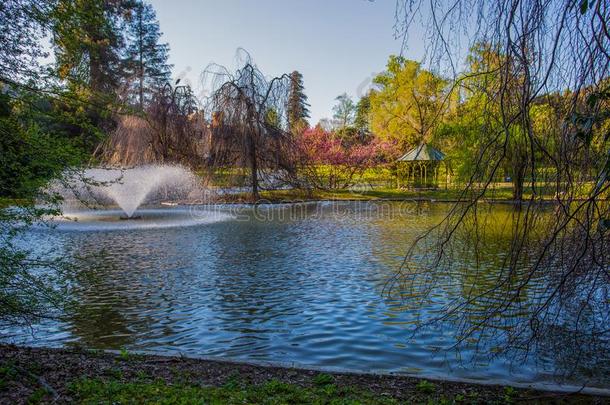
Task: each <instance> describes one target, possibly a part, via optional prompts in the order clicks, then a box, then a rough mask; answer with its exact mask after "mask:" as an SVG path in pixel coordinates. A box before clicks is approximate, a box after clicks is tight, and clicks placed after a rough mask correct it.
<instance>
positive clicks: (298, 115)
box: [286, 70, 310, 134]
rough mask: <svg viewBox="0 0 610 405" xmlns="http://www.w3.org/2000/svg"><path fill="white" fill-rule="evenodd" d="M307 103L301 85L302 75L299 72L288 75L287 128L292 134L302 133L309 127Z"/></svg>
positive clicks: (303, 88)
mask: <svg viewBox="0 0 610 405" xmlns="http://www.w3.org/2000/svg"><path fill="white" fill-rule="evenodd" d="M309 107H310V105H309V103H308V102H307V95H306V94H305V87H304V85H303V75H302V74H301V73H300V72H299V71H296V70H295V71H294V72H292V73H291V74H290V90H289V94H288V105H287V107H286V110H287V113H288V128H289V129H290V132H292V133H293V134H296V133H299V132H301V131H303V130H304V129H305V128H307V127H308V126H309V123H308V122H307V118H309Z"/></svg>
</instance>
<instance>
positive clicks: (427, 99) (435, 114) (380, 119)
mask: <svg viewBox="0 0 610 405" xmlns="http://www.w3.org/2000/svg"><path fill="white" fill-rule="evenodd" d="M374 83H375V84H376V85H377V86H378V87H379V88H378V89H377V90H374V91H372V92H371V94H370V109H371V112H370V115H371V129H372V131H373V132H374V133H375V134H376V135H378V136H380V137H382V138H384V139H394V140H397V141H399V143H400V144H401V145H402V146H403V148H404V147H406V146H413V145H416V144H418V143H421V142H424V141H426V140H427V139H428V138H430V137H431V136H432V132H433V130H434V129H435V128H436V125H437V124H438V123H439V121H440V119H441V117H442V116H443V113H444V111H445V108H446V99H445V95H446V93H445V92H446V88H447V82H446V81H445V80H443V79H442V78H440V77H439V76H438V75H436V74H434V73H432V72H430V71H427V70H424V69H422V68H421V65H420V64H419V63H418V62H415V61H411V60H407V59H405V58H403V57H400V56H390V58H389V60H388V64H387V68H386V71H385V72H384V73H381V74H380V75H378V76H377V77H375V79H374Z"/></svg>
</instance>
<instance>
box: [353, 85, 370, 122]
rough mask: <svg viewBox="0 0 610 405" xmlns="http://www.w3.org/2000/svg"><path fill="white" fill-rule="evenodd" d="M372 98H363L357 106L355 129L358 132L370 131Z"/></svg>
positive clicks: (366, 96) (367, 96)
mask: <svg viewBox="0 0 610 405" xmlns="http://www.w3.org/2000/svg"><path fill="white" fill-rule="evenodd" d="M370 114H371V97H370V96H369V95H368V94H367V95H365V96H362V97H361V98H360V100H359V101H358V103H357V104H356V118H355V119H354V127H355V128H356V129H357V130H358V131H370V129H371V128H370Z"/></svg>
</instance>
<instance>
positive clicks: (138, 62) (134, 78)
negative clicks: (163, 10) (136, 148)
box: [126, 0, 172, 109]
mask: <svg viewBox="0 0 610 405" xmlns="http://www.w3.org/2000/svg"><path fill="white" fill-rule="evenodd" d="M130 11H131V13H130V17H129V22H128V25H127V35H126V36H127V43H128V45H127V55H126V67H127V75H128V86H129V93H130V94H129V96H130V97H129V98H130V100H131V101H135V103H137V105H138V106H139V107H140V109H143V108H144V106H145V104H146V102H147V101H150V100H151V98H152V94H153V93H154V92H155V91H158V90H159V89H160V88H161V87H162V86H164V85H165V84H166V83H168V82H169V81H170V78H171V69H172V65H170V64H168V63H167V60H168V58H169V45H168V44H167V43H160V42H159V40H160V38H161V35H162V33H161V31H160V29H159V22H158V21H157V16H156V14H155V10H154V9H153V7H152V6H151V5H150V4H148V3H145V2H144V1H142V0H137V1H136V2H135V3H134V4H133V5H132V6H131V10H130Z"/></svg>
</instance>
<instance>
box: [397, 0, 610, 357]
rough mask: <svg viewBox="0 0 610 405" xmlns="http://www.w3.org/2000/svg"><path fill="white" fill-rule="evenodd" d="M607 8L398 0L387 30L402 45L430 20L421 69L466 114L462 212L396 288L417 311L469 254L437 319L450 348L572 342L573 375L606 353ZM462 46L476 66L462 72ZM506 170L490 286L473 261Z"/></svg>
mask: <svg viewBox="0 0 610 405" xmlns="http://www.w3.org/2000/svg"><path fill="white" fill-rule="evenodd" d="M609 8H610V5H609V3H608V2H605V1H587V0H582V1H572V0H532V1H530V0H527V1H526V0H508V1H501V2H489V1H484V0H453V1H450V2H445V1H441V0H432V1H430V2H424V1H421V0H398V1H397V8H396V18H397V19H396V29H397V34H398V35H401V36H403V38H404V41H405V42H404V43H406V41H407V39H408V38H409V35H410V33H411V29H412V28H413V27H415V25H416V23H419V21H417V18H416V17H418V16H421V15H427V16H429V20H428V21H427V24H425V26H426V27H427V28H428V31H427V34H428V37H429V38H430V42H429V45H428V52H427V55H428V57H429V58H430V59H429V62H430V63H431V64H434V65H435V66H442V67H444V68H445V73H446V75H447V76H450V77H452V78H453V80H452V85H453V92H454V94H455V92H460V96H461V99H462V100H465V101H464V104H467V103H469V102H470V103H471V106H476V108H474V109H473V110H472V113H473V114H475V116H474V117H473V119H472V120H471V124H472V125H474V126H475V130H476V134H477V135H476V142H473V144H472V148H471V149H472V150H471V158H472V164H471V169H470V170H469V172H468V177H467V181H466V183H465V185H464V187H463V190H462V192H461V195H460V198H459V202H458V203H457V204H455V205H454V206H453V208H452V209H451V210H450V212H449V213H448V215H447V216H446V217H445V218H444V220H443V221H442V222H441V223H440V224H438V225H437V226H435V227H434V228H432V229H430V230H429V231H428V232H426V233H425V234H424V235H422V236H421V237H420V238H418V239H417V241H416V242H415V243H414V244H413V245H412V246H411V248H410V249H409V252H408V254H407V256H406V258H405V261H404V264H403V266H402V267H401V270H400V272H399V274H398V275H397V277H396V284H395V285H394V287H396V286H400V288H397V287H396V289H394V290H393V291H398V290H400V291H401V292H403V293H406V294H409V295H408V296H409V297H411V298H413V297H415V298H416V299H409V303H412V305H425V303H426V302H428V301H427V299H429V298H430V299H431V297H432V294H433V293H434V291H435V288H436V285H438V283H441V282H443V281H442V280H446V279H447V278H451V275H452V274H455V273H454V272H455V271H456V270H457V269H458V268H459V267H460V266H461V263H463V261H462V262H460V261H459V260H456V258H457V256H456V254H457V253H459V254H460V255H467V256H468V257H469V260H470V261H469V262H470V263H472V266H471V267H470V268H468V269H466V270H465V271H466V272H467V275H466V277H465V278H462V279H461V280H462V281H461V283H463V285H461V286H460V288H461V289H462V291H463V294H461V295H460V296H459V297H458V298H456V299H454V300H452V301H450V302H448V303H446V305H445V307H444V308H443V310H442V311H439V312H438V314H440V315H437V316H436V317H435V318H434V321H433V322H444V321H451V322H453V323H454V325H455V328H456V329H455V330H456V334H457V336H459V339H458V345H459V344H461V343H464V342H467V341H469V340H470V339H473V338H477V339H478V338H480V337H482V336H486V337H487V338H491V337H493V336H495V337H500V338H501V339H502V341H503V347H504V348H505V349H510V348H518V349H525V351H524V352H525V353H528V352H530V351H531V350H532V349H535V348H538V349H540V346H541V345H543V344H547V343H548V342H549V340H550V339H547V338H548V337H549V336H551V335H553V336H562V338H560V339H554V340H553V342H554V343H553V344H554V345H555V346H554V348H553V350H556V351H561V350H563V349H564V348H565V345H566V344H567V342H568V341H569V342H571V343H572V345H571V347H573V348H574V350H575V351H576V352H575V353H573V358H574V359H575V361H574V362H573V363H572V364H570V366H571V367H574V368H577V367H578V363H579V362H580V361H583V360H584V359H586V357H587V356H582V355H579V353H581V352H577V351H578V350H580V348H584V347H585V346H586V347H597V348H603V350H608V349H609V347H608V346H609V345H608V341H609V338H610V328H609V327H608V325H610V295H609V292H610V289H609V287H610V244H609V242H610V204H609V201H608V200H609V197H610V193H609V187H610V139H609V138H610V131H609V129H610V122H609V118H610V113H609V108H610V79H609V77H608V73H609V71H608V68H609V63H610V56H609V44H610V33H609V29H608V21H610V11H609ZM418 25H419V24H418ZM468 50H473V51H474V52H471V55H473V54H474V55H475V56H476V57H475V58H472V57H471V58H470V60H469V63H467V64H466V65H468V67H469V68H468V69H466V71H461V70H460V68H459V66H462V65H463V63H462V62H463V59H461V58H463V56H464V54H465V53H467V52H468ZM503 170H510V172H511V174H512V177H513V183H514V191H515V193H514V197H515V199H516V200H517V201H516V203H515V209H514V210H513V213H512V218H511V220H510V222H509V223H508V225H507V226H506V228H505V229H504V231H503V232H504V234H505V239H504V241H503V244H502V251H501V254H500V255H498V258H499V259H498V262H497V263H496V265H497V266H498V268H499V270H498V271H497V272H495V273H494V274H493V275H492V276H490V275H489V273H488V272H487V273H486V272H485V268H484V266H485V263H484V262H485V260H484V259H483V258H484V257H485V247H486V245H487V244H488V243H489V240H490V233H491V232H492V229H495V228H494V227H493V226H492V225H493V221H491V220H490V218H491V217H490V210H489V209H486V208H485V207H486V206H485V205H482V204H479V203H480V202H483V201H485V200H486V199H487V198H488V196H489V195H490V192H491V188H492V186H493V183H494V181H495V179H496V178H497V177H498V175H499V174H500V173H502V171H503ZM515 177H516V178H515ZM464 240H466V241H468V243H467V244H466V247H464V244H463V241H464ZM460 243H461V245H460ZM460 246H461V247H460ZM460 257H462V256H460ZM524 313H526V314H527V316H526V317H525V319H526V320H521V321H518V322H516V320H518V319H524V318H523V317H522V315H523V314H524ZM542 342H546V343H542ZM585 344H586V345H585ZM599 353H602V352H598V355H599ZM605 353H607V351H606V352H605ZM601 357H602V358H603V354H602V355H601Z"/></svg>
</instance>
